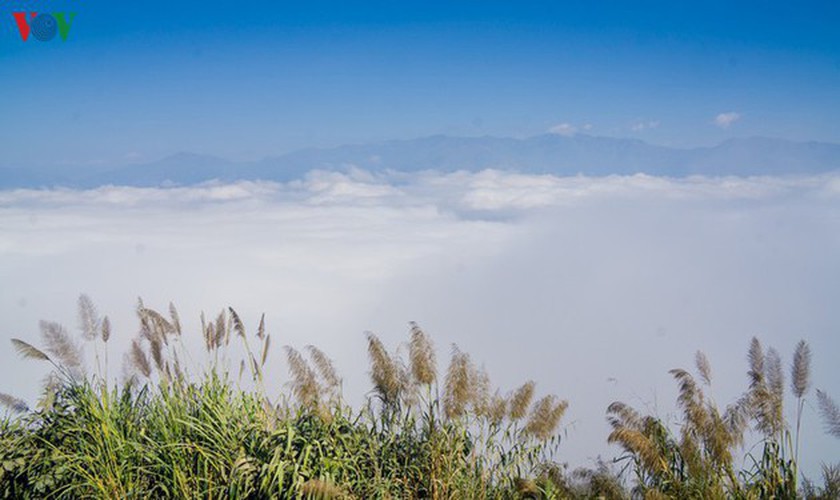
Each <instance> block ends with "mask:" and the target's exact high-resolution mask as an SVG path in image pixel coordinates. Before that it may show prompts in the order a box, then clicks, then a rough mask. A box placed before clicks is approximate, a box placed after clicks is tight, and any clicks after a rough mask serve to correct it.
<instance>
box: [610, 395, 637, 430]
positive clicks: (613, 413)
mask: <svg viewBox="0 0 840 500" xmlns="http://www.w3.org/2000/svg"><path fill="white" fill-rule="evenodd" d="M607 421H608V422H609V423H610V425H611V426H612V427H613V428H615V427H629V428H631V429H641V428H642V416H641V415H640V414H639V412H637V411H636V410H635V409H634V408H632V407H631V406H628V405H626V404H624V403H622V402H621V401H615V402H613V403H612V404H610V405H609V406H608V407H607Z"/></svg>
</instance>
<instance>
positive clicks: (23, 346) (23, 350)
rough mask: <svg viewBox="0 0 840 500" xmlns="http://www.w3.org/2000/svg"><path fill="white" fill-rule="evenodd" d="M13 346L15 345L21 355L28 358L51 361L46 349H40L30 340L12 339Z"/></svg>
mask: <svg viewBox="0 0 840 500" xmlns="http://www.w3.org/2000/svg"><path fill="white" fill-rule="evenodd" d="M12 346H14V348H15V351H17V352H18V354H20V355H21V356H23V357H24V358H27V359H38V360H41V361H50V357H49V356H47V355H46V353H44V351H42V350H40V349H38V348H37V347H35V346H33V345H32V344H30V343H28V342H24V341H22V340H20V339H12Z"/></svg>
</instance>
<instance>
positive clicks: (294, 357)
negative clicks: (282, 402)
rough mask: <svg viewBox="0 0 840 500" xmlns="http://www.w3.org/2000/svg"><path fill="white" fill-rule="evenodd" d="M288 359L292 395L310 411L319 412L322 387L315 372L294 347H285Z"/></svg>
mask: <svg viewBox="0 0 840 500" xmlns="http://www.w3.org/2000/svg"><path fill="white" fill-rule="evenodd" d="M284 349H285V350H286V358H287V359H288V360H289V373H290V374H291V376H292V380H291V382H290V383H291V385H292V393H293V394H294V396H295V398H297V400H298V403H300V405H301V406H302V407H303V408H305V409H307V410H309V411H313V412H315V411H318V408H319V406H320V401H321V387H320V386H319V384H318V380H317V378H316V377H315V372H314V371H313V370H312V368H311V367H310V366H309V364H308V363H307V362H306V360H305V359H303V356H301V355H300V353H299V352H298V351H297V350H295V349H294V348H292V347H289V346H285V347H284Z"/></svg>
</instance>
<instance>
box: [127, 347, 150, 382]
mask: <svg viewBox="0 0 840 500" xmlns="http://www.w3.org/2000/svg"><path fill="white" fill-rule="evenodd" d="M131 367H132V368H133V369H134V370H135V371H136V372H139V373H140V374H142V375H143V376H144V377H146V378H149V377H150V376H151V375H152V367H151V365H149V358H148V357H146V353H145V352H144V351H143V348H142V347H141V346H140V342H139V341H137V339H134V340H132V341H131Z"/></svg>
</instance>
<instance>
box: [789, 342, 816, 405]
mask: <svg viewBox="0 0 840 500" xmlns="http://www.w3.org/2000/svg"><path fill="white" fill-rule="evenodd" d="M790 379H791V388H792V389H793V395H794V396H796V397H797V398H802V397H803V396H804V395H805V393H807V392H808V389H809V388H810V387H811V348H810V347H809V346H808V343H807V342H805V341H804V340H800V341H799V343H798V344H796V350H795V351H794V352H793V366H792V367H791V377H790Z"/></svg>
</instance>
